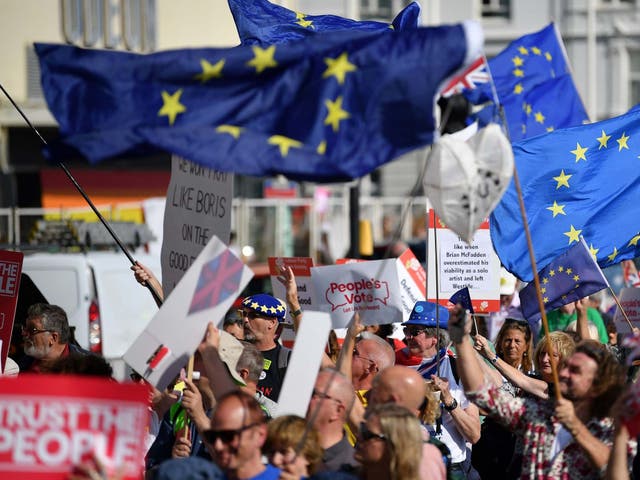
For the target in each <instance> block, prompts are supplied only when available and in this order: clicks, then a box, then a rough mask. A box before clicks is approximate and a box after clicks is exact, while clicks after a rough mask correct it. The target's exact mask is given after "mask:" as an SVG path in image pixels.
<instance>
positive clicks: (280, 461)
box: [264, 415, 323, 479]
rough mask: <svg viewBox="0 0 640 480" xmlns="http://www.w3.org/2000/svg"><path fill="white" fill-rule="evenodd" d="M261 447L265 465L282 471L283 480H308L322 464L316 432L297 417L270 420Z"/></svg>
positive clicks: (320, 449) (302, 419) (288, 416)
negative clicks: (267, 461) (301, 478)
mask: <svg viewBox="0 0 640 480" xmlns="http://www.w3.org/2000/svg"><path fill="white" fill-rule="evenodd" d="M264 447H265V448H264V451H265V453H266V455H267V458H268V459H269V462H270V463H271V464H272V465H274V466H276V467H278V468H279V469H281V470H282V475H281V477H280V478H283V479H284V478H292V479H293V478H300V477H309V476H310V475H313V474H314V473H315V472H316V471H317V470H318V467H319V466H320V464H321V463H322V454H323V450H322V447H321V446H320V438H319V437H318V432H317V431H316V430H315V429H314V428H313V427H311V426H309V425H307V421H306V420H305V419H304V418H301V417H298V416H297V415H284V416H282V417H278V418H275V419H273V420H271V421H270V422H269V424H268V425H267V440H266V442H265V446H264Z"/></svg>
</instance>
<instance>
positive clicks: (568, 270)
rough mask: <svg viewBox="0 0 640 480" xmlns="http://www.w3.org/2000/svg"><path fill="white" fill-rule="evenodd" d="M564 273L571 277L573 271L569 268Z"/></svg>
mask: <svg viewBox="0 0 640 480" xmlns="http://www.w3.org/2000/svg"><path fill="white" fill-rule="evenodd" d="M564 273H566V274H567V275H571V274H572V273H573V270H572V269H571V268H567V271H566V272H564Z"/></svg>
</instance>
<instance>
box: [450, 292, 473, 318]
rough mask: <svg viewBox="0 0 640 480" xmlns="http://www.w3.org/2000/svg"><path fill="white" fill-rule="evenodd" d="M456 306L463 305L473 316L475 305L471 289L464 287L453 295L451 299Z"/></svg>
mask: <svg viewBox="0 0 640 480" xmlns="http://www.w3.org/2000/svg"><path fill="white" fill-rule="evenodd" d="M449 301H450V302H451V303H453V304H454V305H461V306H462V308H464V309H465V310H469V312H470V313H471V315H473V304H472V303H471V294H470V293H469V287H464V288H461V289H460V290H458V291H457V292H456V293H454V294H453V295H451V298H450V299H449Z"/></svg>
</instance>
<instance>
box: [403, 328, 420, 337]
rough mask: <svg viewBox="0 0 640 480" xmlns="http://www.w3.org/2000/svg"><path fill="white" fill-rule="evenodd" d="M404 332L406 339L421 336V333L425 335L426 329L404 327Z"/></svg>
mask: <svg viewBox="0 0 640 480" xmlns="http://www.w3.org/2000/svg"><path fill="white" fill-rule="evenodd" d="M402 332H403V333H404V336H405V337H417V336H418V335H420V334H421V333H424V332H425V330H424V328H416V327H414V328H411V327H404V328H403V329H402Z"/></svg>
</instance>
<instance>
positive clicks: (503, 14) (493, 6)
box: [482, 0, 511, 18]
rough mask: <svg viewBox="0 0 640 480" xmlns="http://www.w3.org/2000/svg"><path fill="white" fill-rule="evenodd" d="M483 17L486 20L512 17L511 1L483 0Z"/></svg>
mask: <svg viewBox="0 0 640 480" xmlns="http://www.w3.org/2000/svg"><path fill="white" fill-rule="evenodd" d="M482 16H483V17H484V18H509V17H510V16H511V1H510V0H482Z"/></svg>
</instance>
